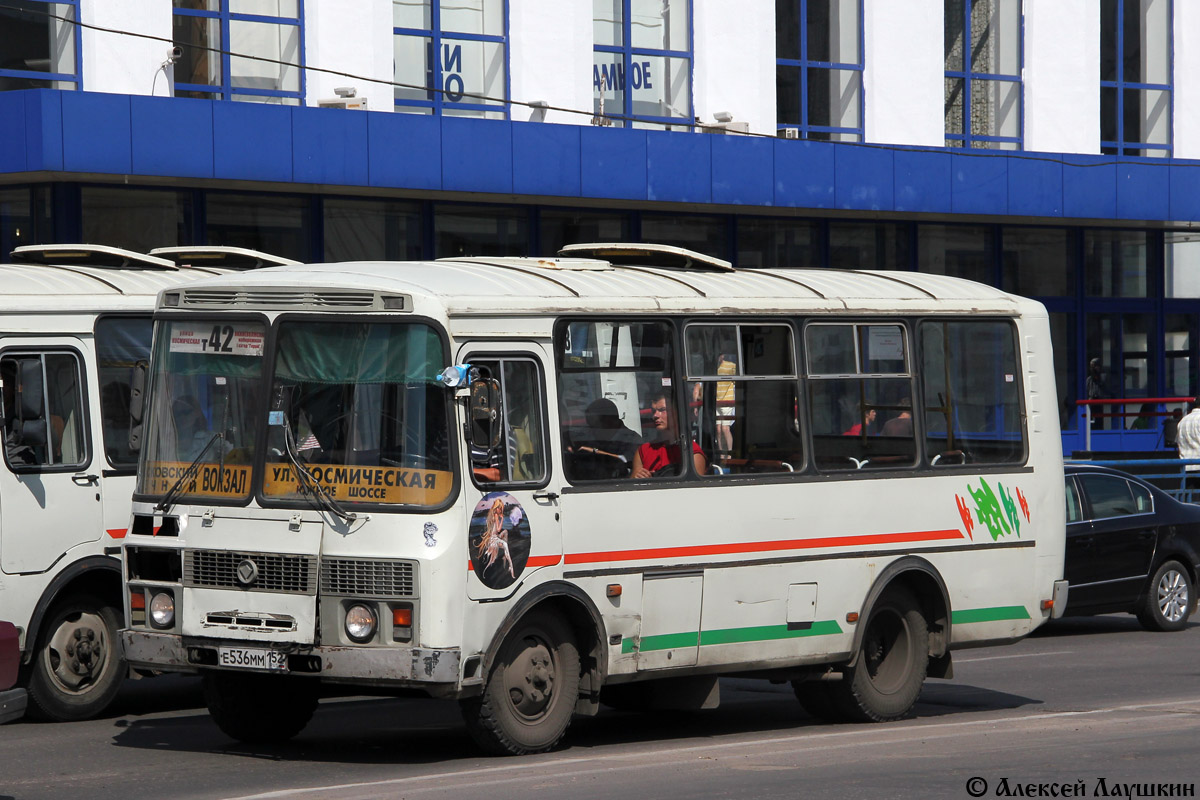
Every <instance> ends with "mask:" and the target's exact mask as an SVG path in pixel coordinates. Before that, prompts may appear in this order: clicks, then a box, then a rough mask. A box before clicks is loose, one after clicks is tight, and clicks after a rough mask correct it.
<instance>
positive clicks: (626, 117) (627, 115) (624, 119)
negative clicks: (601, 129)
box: [506, 0, 696, 130]
mask: <svg viewBox="0 0 1200 800" xmlns="http://www.w3.org/2000/svg"><path fill="white" fill-rule="evenodd" d="M506 2H507V0H506ZM686 2H687V20H688V35H687V47H688V49H687V50H686V51H685V50H660V49H653V48H648V47H634V46H633V38H632V36H633V19H632V17H633V0H621V42H622V44H620V45H608V44H597V43H596V41H595V38H594V34H593V40H592V70H593V85H592V102H593V104H594V103H595V102H596V101H597V100H598V99H599V97H600V95H599V94H597V92H596V87H595V82H594V81H595V78H594V76H595V69H596V54H597V53H608V54H610V55H619V56H620V57H621V69H622V70H623V75H624V76H625V87H626V88H624V89H623V90H622V93H623V100H622V107H621V110H620V111H619V112H617V113H613V112H612V111H609V110H607V109H605V113H604V114H603V115H600V114H599V112H598V111H597V114H596V116H597V117H600V116H602V117H603V119H604V120H605V121H604V123H603V124H605V125H616V126H618V127H630V128H633V127H635V124H636V123H650V124H652V125H665V126H668V127H667V129H668V130H670V129H671V127H672V126H674V127H682V128H685V129H688V130H690V129H692V128H693V127H694V126H695V120H696V87H695V68H696V56H695V53H696V24H695V23H696V12H695V4H696V0H686ZM593 24H594V23H593ZM635 56H655V57H658V58H677V59H684V60H686V61H687V73H688V108H687V116H684V117H652V116H644V115H635V114H634V113H633V90H632V89H631V88H629V82H628V76H629V75H630V74H631V73H630V70H631V69H632V66H633V59H634V57H635Z"/></svg>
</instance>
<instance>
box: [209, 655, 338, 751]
mask: <svg viewBox="0 0 1200 800" xmlns="http://www.w3.org/2000/svg"><path fill="white" fill-rule="evenodd" d="M317 688H318V687H317V682H316V681H315V680H311V679H305V678H293V677H290V676H287V675H247V674H243V673H240V672H208V673H205V675H204V703H205V705H207V706H208V713H209V714H210V715H211V716H212V718H213V722H215V723H217V727H218V728H220V729H221V732H222V733H224V734H225V735H226V736H228V737H230V738H232V739H237V740H238V741H239V742H246V743H248V744H272V743H276V742H286V741H287V740H288V739H291V738H292V737H293V736H295V735H296V734H298V733H299V732H300V731H302V730H304V726H305V725H307V724H308V721H309V720H310V719H312V715H313V712H314V711H315V710H316V708H317Z"/></svg>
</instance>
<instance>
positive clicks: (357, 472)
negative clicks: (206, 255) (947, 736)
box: [122, 244, 1067, 754]
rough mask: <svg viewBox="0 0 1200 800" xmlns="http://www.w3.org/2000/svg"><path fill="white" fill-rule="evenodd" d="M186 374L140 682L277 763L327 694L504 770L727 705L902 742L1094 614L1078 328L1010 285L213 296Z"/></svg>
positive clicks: (159, 398)
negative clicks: (969, 664)
mask: <svg viewBox="0 0 1200 800" xmlns="http://www.w3.org/2000/svg"><path fill="white" fill-rule="evenodd" d="M154 342H155V344H154V348H153V350H154V352H153V356H152V359H151V362H150V365H149V371H148V374H147V375H146V386H147V392H146V395H145V408H144V409H142V411H144V419H145V421H146V422H145V425H146V432H145V436H144V439H143V448H142V451H141V460H140V463H139V471H138V481H137V487H136V492H135V495H134V513H133V518H132V521H131V523H130V529H129V535H128V536H126V537H125V539H124V540H123V551H124V568H125V579H126V585H127V592H126V596H125V623H126V627H125V629H124V630H123V631H122V640H123V642H124V646H125V654H126V657H127V658H128V660H129V662H130V663H131V664H133V665H135V666H137V667H142V668H147V669H153V670H162V671H176V672H185V673H199V674H201V675H202V676H203V685H204V695H205V699H206V702H207V705H208V708H209V711H210V713H211V715H212V717H213V718H214V720H215V722H216V723H217V725H218V726H219V727H220V728H221V730H222V731H224V732H225V733H226V734H227V735H229V736H231V737H233V738H235V739H239V740H242V741H278V740H282V739H286V738H289V737H291V736H294V735H295V734H297V733H298V732H300V731H301V730H302V729H303V728H304V726H305V725H306V724H307V723H308V721H309V719H310V717H311V715H312V713H313V710H314V708H315V706H316V704H317V701H318V697H319V694H320V692H321V684H324V683H327V684H342V685H351V686H355V687H357V690H358V691H363V692H366V693H372V692H374V693H379V694H395V693H396V692H397V691H404V690H415V691H417V692H420V693H424V694H426V695H429V696H433V697H438V698H447V699H453V700H456V701H457V702H458V703H459V704H460V706H461V709H462V712H463V716H464V719H465V721H466V725H467V727H468V730H469V731H470V733H471V735H472V737H473V738H474V739H475V740H476V741H477V742H478V743H479V744H480V745H481V746H482V747H483V748H484V749H486V750H487V751H490V752H494V753H502V754H503V753H511V754H520V753H530V752H538V751H544V750H547V749H549V748H551V747H553V746H554V745H555V744H556V743H558V742H559V741H560V739H561V738H562V737H563V736H564V734H565V732H566V730H567V727H568V723H569V722H570V720H571V718H572V716H573V715H574V714H595V713H596V712H597V710H598V708H599V705H600V704H601V703H605V704H610V705H613V706H618V707H643V708H705V707H712V706H714V705H715V704H717V703H718V702H719V683H718V680H717V679H718V678H719V677H720V676H727V675H739V676H748V677H757V678H762V679H764V680H772V681H777V682H783V681H788V682H791V684H792V686H793V687H794V690H795V694H796V696H797V698H798V700H799V702H800V703H802V704H803V706H804V707H805V708H806V709H808V710H809V711H811V712H812V713H814V714H816V715H819V716H821V717H824V718H829V719H839V720H862V721H884V720H893V719H896V718H899V717H902V716H905V715H907V714H909V713H910V712H911V711H912V709H913V706H914V704H915V702H916V698H917V695H918V693H919V692H920V689H921V686H922V683H923V681H924V680H925V679H926V678H927V677H933V678H947V677H951V676H952V665H951V656H952V653H953V651H954V650H955V649H958V648H965V647H974V646H980V645H987V644H999V643H1008V642H1013V641H1016V640H1018V639H1020V638H1022V637H1024V636H1025V635H1027V634H1028V633H1030V631H1032V630H1034V629H1035V628H1036V627H1038V626H1039V625H1041V624H1042V623H1043V622H1044V621H1046V620H1047V619H1049V618H1050V617H1051V616H1053V615H1056V614H1059V613H1061V610H1062V605H1063V602H1064V601H1065V594H1066V589H1067V587H1066V584H1065V583H1064V582H1063V581H1062V580H1061V578H1062V570H1063V537H1064V529H1065V524H1064V501H1063V467H1062V458H1061V455H1060V451H1059V448H1060V442H1059V431H1058V412H1057V401H1056V398H1055V389H1054V381H1053V373H1052V368H1053V367H1052V359H1051V350H1050V336H1049V327H1048V322H1047V315H1046V311H1045V309H1044V308H1043V307H1042V306H1041V305H1040V304H1038V303H1036V302H1033V301H1030V300H1026V299H1022V298H1019V297H1014V296H1012V295H1009V294H1005V293H1003V292H1000V291H998V290H996V289H993V288H990V287H986V286H982V285H980V284H976V283H971V282H967V281H963V280H958V279H954V278H950V277H945V276H940V275H928V274H917V273H907V272H905V273H900V272H848V271H835V270H801V269H761V270H760V269H756V270H734V269H733V268H732V267H731V266H730V265H729V264H728V263H727V262H724V261H719V260H716V259H712V258H708V257H706V256H702V255H699V254H696V253H692V252H689V251H686V250H682V249H678V248H672V247H665V246H653V245H622V244H594V245H575V246H571V247H568V248H565V249H564V250H563V251H562V252H561V253H560V257H558V258H546V259H538V258H456V259H448V260H441V261H437V262H417V263H367V262H362V263H341V264H316V265H307V266H295V267H283V268H271V269H265V270H258V271H255V272H253V273H248V274H242V275H236V276H235V275H230V276H222V277H217V278H212V279H207V280H202V281H197V282H195V283H191V284H188V285H186V286H181V287H175V288H171V289H167V290H165V291H164V292H162V293H161V295H160V297H159V302H158V306H157V310H156V312H155V335H154Z"/></svg>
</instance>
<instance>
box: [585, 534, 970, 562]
mask: <svg viewBox="0 0 1200 800" xmlns="http://www.w3.org/2000/svg"><path fill="white" fill-rule="evenodd" d="M961 538H962V531H959V530H956V529H954V530H941V531H911V532H908V533H871V534H864V535H861V536H830V537H827V538H823V539H784V540H781V541H777V542H746V543H733V544H708V545H697V546H694V547H658V548H653V549H648V550H613V551H609V552H606V553H605V552H600V553H569V554H568V555H567V563H568V564H594V563H596V562H602V561H641V560H644V559H655V558H685V557H690V556H691V557H694V556H716V555H729V554H734V553H765V552H772V551H777V550H812V549H816V548H822V547H852V546H855V545H872V544H891V543H894V542H927V541H938V540H943V539H961Z"/></svg>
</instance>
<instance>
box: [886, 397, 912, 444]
mask: <svg viewBox="0 0 1200 800" xmlns="http://www.w3.org/2000/svg"><path fill="white" fill-rule="evenodd" d="M900 405H901V406H905V408H903V409H902V410H901V411H900V413H899V414H897V415H896V416H894V417H892V418H891V419H889V420H888V421H887V422H885V423H883V430H881V431H880V434H881V435H883V436H912V432H913V423H912V411H910V410H909V408H908V407H909V406H911V405H912V399H911V398H909V397H907V396H906V397H903V398H901V399H900Z"/></svg>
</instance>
